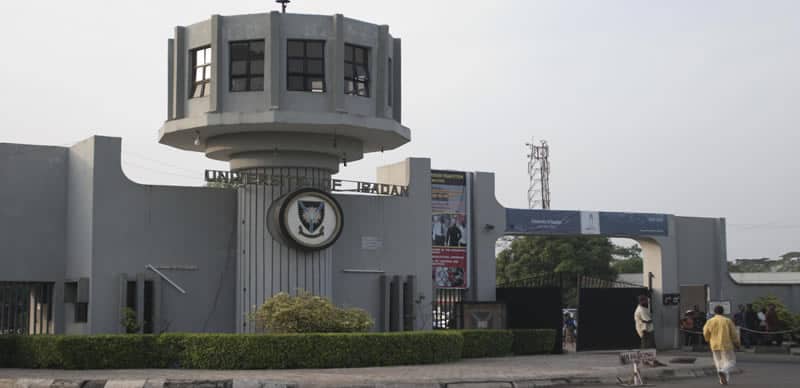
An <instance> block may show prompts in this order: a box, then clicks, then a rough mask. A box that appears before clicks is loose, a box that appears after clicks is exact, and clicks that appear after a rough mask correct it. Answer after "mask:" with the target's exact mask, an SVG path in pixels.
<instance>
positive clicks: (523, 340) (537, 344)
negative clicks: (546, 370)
mask: <svg viewBox="0 0 800 388" xmlns="http://www.w3.org/2000/svg"><path fill="white" fill-rule="evenodd" d="M511 332H512V333H513V334H514V342H513V344H512V345H511V349H512V351H513V352H514V354H518V355H523V354H548V353H552V352H553V347H554V346H555V344H556V331H555V330H553V329H518V330H511Z"/></svg>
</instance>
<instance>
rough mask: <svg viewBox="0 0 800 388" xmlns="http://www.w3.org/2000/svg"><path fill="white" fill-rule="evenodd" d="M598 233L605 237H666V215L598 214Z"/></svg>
mask: <svg viewBox="0 0 800 388" xmlns="http://www.w3.org/2000/svg"><path fill="white" fill-rule="evenodd" d="M600 231H601V232H602V233H603V234H606V235H634V236H666V235H667V234H669V233H668V232H669V230H668V229H667V215H666V214H647V213H608V212H600Z"/></svg>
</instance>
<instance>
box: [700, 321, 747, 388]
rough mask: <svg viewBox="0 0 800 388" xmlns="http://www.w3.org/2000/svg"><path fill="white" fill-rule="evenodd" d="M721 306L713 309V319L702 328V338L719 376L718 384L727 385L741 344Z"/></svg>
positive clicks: (734, 327)
mask: <svg viewBox="0 0 800 388" xmlns="http://www.w3.org/2000/svg"><path fill="white" fill-rule="evenodd" d="M724 313H725V309H724V308H722V306H717V307H714V317H713V318H711V319H709V320H708V322H706V325H705V326H703V337H705V338H706V341H707V342H708V345H709V347H710V348H711V354H712V355H713V356H714V365H715V366H716V367H717V373H718V374H719V383H720V384H722V385H728V382H729V381H730V379H731V374H730V373H731V370H732V369H733V368H734V367H736V353H735V350H738V349H739V347H741V346H742V344H741V343H740V342H739V334H738V333H737V332H736V325H734V324H733V321H731V320H730V319H728V318H727V317H726V316H725V315H724Z"/></svg>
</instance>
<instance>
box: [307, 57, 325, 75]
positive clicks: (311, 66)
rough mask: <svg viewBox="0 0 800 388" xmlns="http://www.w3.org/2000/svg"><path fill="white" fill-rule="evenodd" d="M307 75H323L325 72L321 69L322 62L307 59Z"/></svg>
mask: <svg viewBox="0 0 800 388" xmlns="http://www.w3.org/2000/svg"><path fill="white" fill-rule="evenodd" d="M307 72H308V74H325V71H324V70H323V67H322V60H320V59H309V60H308V70H307Z"/></svg>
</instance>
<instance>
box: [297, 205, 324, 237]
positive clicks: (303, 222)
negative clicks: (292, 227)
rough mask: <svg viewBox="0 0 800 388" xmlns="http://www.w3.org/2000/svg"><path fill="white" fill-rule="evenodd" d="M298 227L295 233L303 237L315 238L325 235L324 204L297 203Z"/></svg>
mask: <svg viewBox="0 0 800 388" xmlns="http://www.w3.org/2000/svg"><path fill="white" fill-rule="evenodd" d="M297 212H298V214H297V215H298V216H299V217H300V225H299V226H298V228H297V229H298V230H297V232H298V233H300V234H301V235H303V236H305V237H310V238H315V237H320V236H322V235H323V234H325V226H324V225H323V222H324V221H325V203H324V202H322V201H297Z"/></svg>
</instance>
